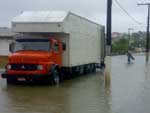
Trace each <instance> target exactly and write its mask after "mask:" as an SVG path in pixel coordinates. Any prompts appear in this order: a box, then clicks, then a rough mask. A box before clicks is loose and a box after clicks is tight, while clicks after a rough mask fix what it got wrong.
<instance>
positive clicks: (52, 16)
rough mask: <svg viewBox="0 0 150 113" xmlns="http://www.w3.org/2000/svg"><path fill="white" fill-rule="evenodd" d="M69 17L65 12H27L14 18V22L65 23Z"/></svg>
mask: <svg viewBox="0 0 150 113" xmlns="http://www.w3.org/2000/svg"><path fill="white" fill-rule="evenodd" d="M67 15H68V12H64V11H25V12H23V13H22V14H20V15H19V16H16V17H14V19H13V21H12V22H17V23H19V22H28V23H29V22H31V23H32V22H34V23H36V22H38V23H39V22H41V23H47V22H48V23H49V22H63V21H64V19H65V18H66V16H67Z"/></svg>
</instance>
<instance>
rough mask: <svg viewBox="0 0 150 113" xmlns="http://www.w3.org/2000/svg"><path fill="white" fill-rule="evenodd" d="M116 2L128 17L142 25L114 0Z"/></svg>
mask: <svg viewBox="0 0 150 113" xmlns="http://www.w3.org/2000/svg"><path fill="white" fill-rule="evenodd" d="M114 1H115V2H116V4H117V5H118V6H119V7H120V8H121V9H122V10H123V11H124V12H125V13H126V15H128V17H130V18H131V19H132V20H133V21H134V22H135V23H137V24H138V25H142V24H143V23H141V22H139V21H137V20H136V19H135V18H134V17H133V16H131V15H130V14H129V13H128V11H126V10H125V8H123V6H122V5H121V4H120V3H119V2H118V1H117V0H114Z"/></svg>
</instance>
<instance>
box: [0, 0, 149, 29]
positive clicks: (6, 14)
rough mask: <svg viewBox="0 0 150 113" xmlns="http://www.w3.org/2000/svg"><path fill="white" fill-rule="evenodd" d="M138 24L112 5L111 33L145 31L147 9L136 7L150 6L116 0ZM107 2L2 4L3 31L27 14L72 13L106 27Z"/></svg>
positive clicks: (18, 0) (4, 0)
mask: <svg viewBox="0 0 150 113" xmlns="http://www.w3.org/2000/svg"><path fill="white" fill-rule="evenodd" d="M117 1H118V2H119V3H120V4H121V5H122V6H123V7H124V8H125V9H126V10H127V11H128V12H129V14H130V15H132V16H133V17H134V18H135V19H136V20H137V21H139V22H141V23H143V24H142V25H138V24H137V23H136V22H134V21H133V20H132V19H131V18H129V17H128V16H127V15H126V14H125V13H124V12H123V11H122V10H121V9H120V8H119V6H118V5H117V4H116V3H115V1H113V6H112V10H113V11H112V31H113V32H128V28H134V31H139V30H141V31H145V30H146V21H147V20H146V19H147V7H146V6H137V3H145V2H150V0H117ZM106 4H107V0H0V14H1V16H0V27H5V26H8V27H10V26H11V20H12V18H13V17H14V16H16V15H18V14H19V13H21V12H22V11H26V10H28V11H29V10H63V11H72V12H74V13H76V14H78V15H80V16H83V17H86V18H88V19H90V20H93V21H95V22H97V23H99V24H101V25H106Z"/></svg>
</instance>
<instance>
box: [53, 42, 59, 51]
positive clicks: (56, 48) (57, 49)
mask: <svg viewBox="0 0 150 113" xmlns="http://www.w3.org/2000/svg"><path fill="white" fill-rule="evenodd" d="M54 51H55V52H59V44H58V43H55V44H54Z"/></svg>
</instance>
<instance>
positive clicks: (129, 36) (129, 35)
mask: <svg viewBox="0 0 150 113" xmlns="http://www.w3.org/2000/svg"><path fill="white" fill-rule="evenodd" d="M131 30H133V28H128V50H130V38H131V32H130V31H131Z"/></svg>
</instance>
